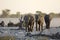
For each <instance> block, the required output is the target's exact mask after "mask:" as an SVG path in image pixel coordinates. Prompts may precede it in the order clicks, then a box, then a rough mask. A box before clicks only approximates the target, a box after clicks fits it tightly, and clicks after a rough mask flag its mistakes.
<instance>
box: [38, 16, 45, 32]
mask: <svg viewBox="0 0 60 40" xmlns="http://www.w3.org/2000/svg"><path fill="white" fill-rule="evenodd" d="M43 24H44V16H42V15H40V16H39V17H38V25H39V31H41V30H43Z"/></svg>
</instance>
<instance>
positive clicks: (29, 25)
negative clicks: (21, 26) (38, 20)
mask: <svg viewBox="0 0 60 40" xmlns="http://www.w3.org/2000/svg"><path fill="white" fill-rule="evenodd" d="M24 23H25V26H26V31H28V32H30V31H31V32H32V31H33V25H34V17H33V16H32V15H25V16H24Z"/></svg>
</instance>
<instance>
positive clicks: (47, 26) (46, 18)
mask: <svg viewBox="0 0 60 40" xmlns="http://www.w3.org/2000/svg"><path fill="white" fill-rule="evenodd" d="M44 19H45V24H46V29H49V28H50V23H51V20H52V16H51V15H45V16H44Z"/></svg>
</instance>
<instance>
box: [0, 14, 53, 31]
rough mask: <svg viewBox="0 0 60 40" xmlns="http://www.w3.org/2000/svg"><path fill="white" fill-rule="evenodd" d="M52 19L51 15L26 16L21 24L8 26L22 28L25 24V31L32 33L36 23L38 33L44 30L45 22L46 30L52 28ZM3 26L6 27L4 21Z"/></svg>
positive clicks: (9, 24) (10, 23)
mask: <svg viewBox="0 0 60 40" xmlns="http://www.w3.org/2000/svg"><path fill="white" fill-rule="evenodd" d="M51 20H52V17H51V15H45V16H42V15H37V14H36V15H24V17H23V21H21V20H20V22H19V23H17V24H13V23H12V22H9V23H8V26H10V27H11V26H19V28H20V29H21V28H22V24H23V23H24V24H25V29H26V31H27V32H32V31H33V28H34V23H36V24H35V26H36V31H41V30H43V24H44V22H45V24H46V27H45V28H46V29H49V28H50V23H51ZM0 25H1V26H4V21H2V22H1V23H0Z"/></svg>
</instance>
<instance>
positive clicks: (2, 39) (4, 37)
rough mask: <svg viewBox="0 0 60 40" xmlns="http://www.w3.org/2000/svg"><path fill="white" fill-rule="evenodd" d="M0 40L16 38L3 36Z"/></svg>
mask: <svg viewBox="0 0 60 40" xmlns="http://www.w3.org/2000/svg"><path fill="white" fill-rule="evenodd" d="M0 40H15V37H13V36H3V37H0Z"/></svg>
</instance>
